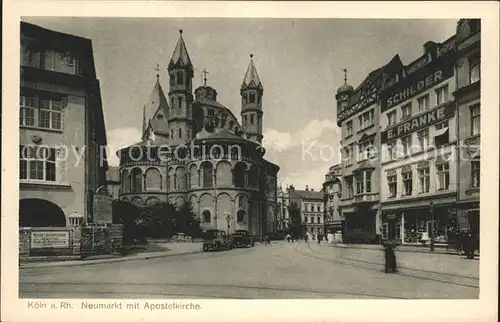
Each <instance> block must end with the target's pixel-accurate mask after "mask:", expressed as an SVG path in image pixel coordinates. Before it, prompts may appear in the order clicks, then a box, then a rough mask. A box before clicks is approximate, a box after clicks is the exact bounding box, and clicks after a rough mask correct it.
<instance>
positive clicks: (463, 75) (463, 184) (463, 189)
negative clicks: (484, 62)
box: [453, 19, 481, 236]
mask: <svg viewBox="0 0 500 322" xmlns="http://www.w3.org/2000/svg"><path fill="white" fill-rule="evenodd" d="M456 38H457V40H456V42H457V61H456V67H455V68H456V79H457V88H456V91H455V92H454V93H453V95H454V96H455V102H456V104H457V111H458V127H457V128H458V133H457V134H458V141H459V142H460V153H459V154H458V172H457V174H458V175H457V184H458V201H457V202H458V209H457V219H458V226H459V229H460V230H469V229H470V230H471V231H472V233H473V234H477V235H478V236H479V226H480V225H479V192H480V191H479V190H480V179H481V178H480V177H481V176H480V172H481V168H480V165H481V162H480V160H481V149H480V144H481V86H480V83H481V80H480V78H481V77H480V76H481V75H480V74H481V68H480V67H481V59H480V58H481V52H480V51H481V22H480V20H477V19H461V20H459V22H458V24H457V36H456Z"/></svg>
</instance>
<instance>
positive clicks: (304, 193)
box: [294, 190, 324, 200]
mask: <svg viewBox="0 0 500 322" xmlns="http://www.w3.org/2000/svg"><path fill="white" fill-rule="evenodd" d="M294 192H295V193H296V194H297V195H299V196H300V197H302V199H321V200H323V198H324V194H323V192H321V191H312V190H294Z"/></svg>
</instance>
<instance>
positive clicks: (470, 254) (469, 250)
mask: <svg viewBox="0 0 500 322" xmlns="http://www.w3.org/2000/svg"><path fill="white" fill-rule="evenodd" d="M475 248H476V247H475V245H474V238H473V236H472V233H470V232H469V233H468V234H467V236H466V237H465V241H464V251H465V256H466V257H467V259H474V251H475Z"/></svg>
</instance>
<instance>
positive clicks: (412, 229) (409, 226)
mask: <svg viewBox="0 0 500 322" xmlns="http://www.w3.org/2000/svg"><path fill="white" fill-rule="evenodd" d="M427 215H428V214H426V213H425V211H422V212H419V213H409V215H408V216H406V215H405V221H404V222H405V223H404V242H405V243H407V244H419V243H422V242H424V241H427V240H428V230H427Z"/></svg>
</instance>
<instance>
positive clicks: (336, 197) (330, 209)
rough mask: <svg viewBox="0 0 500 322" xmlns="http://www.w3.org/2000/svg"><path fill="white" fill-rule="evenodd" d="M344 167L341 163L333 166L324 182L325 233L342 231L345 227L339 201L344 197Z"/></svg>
mask: <svg viewBox="0 0 500 322" xmlns="http://www.w3.org/2000/svg"><path fill="white" fill-rule="evenodd" d="M341 173H342V167H341V165H340V164H336V165H334V166H331V167H330V168H329V169H328V172H327V173H326V174H325V182H323V194H324V213H325V214H324V217H325V234H328V233H335V232H336V231H339V230H340V231H341V230H342V227H343V221H344V220H343V218H342V214H341V212H340V211H339V203H340V199H341V198H342V181H341Z"/></svg>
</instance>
